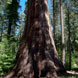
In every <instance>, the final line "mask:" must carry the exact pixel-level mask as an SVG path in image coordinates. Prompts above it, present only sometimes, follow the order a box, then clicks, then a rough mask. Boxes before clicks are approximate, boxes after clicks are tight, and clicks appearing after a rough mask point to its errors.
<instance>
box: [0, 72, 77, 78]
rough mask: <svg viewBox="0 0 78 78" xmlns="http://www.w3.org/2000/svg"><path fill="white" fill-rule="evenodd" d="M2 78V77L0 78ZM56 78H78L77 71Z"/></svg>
mask: <svg viewBox="0 0 78 78" xmlns="http://www.w3.org/2000/svg"><path fill="white" fill-rule="evenodd" d="M0 78H3V77H0ZM58 78H78V71H67V73H65V74H62V75H61V76H59V77H58Z"/></svg>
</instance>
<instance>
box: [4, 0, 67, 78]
mask: <svg viewBox="0 0 78 78" xmlns="http://www.w3.org/2000/svg"><path fill="white" fill-rule="evenodd" d="M26 28H27V29H26ZM26 30H27V31H26ZM63 72H65V68H64V66H63V64H62V62H61V61H60V60H59V57H58V53H57V51H56V48H55V44H54V41H53V38H52V32H51V26H50V23H49V14H48V0H32V2H31V0H28V16H27V24H26V26H25V31H24V34H23V37H22V40H21V44H20V46H19V50H18V53H17V57H16V63H15V66H14V68H13V69H12V71H11V72H10V73H9V74H8V75H7V76H6V77H5V78H14V77H19V78H40V77H47V78H53V77H54V78H56V77H57V74H58V73H63Z"/></svg>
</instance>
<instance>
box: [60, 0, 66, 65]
mask: <svg viewBox="0 0 78 78" xmlns="http://www.w3.org/2000/svg"><path fill="white" fill-rule="evenodd" d="M60 16H61V17H60V18H61V19H60V22H61V32H62V62H63V65H64V66H65V41H64V15H63V1H62V0H60Z"/></svg>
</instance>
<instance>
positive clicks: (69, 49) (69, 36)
mask: <svg viewBox="0 0 78 78" xmlns="http://www.w3.org/2000/svg"><path fill="white" fill-rule="evenodd" d="M67 10H68V52H69V70H71V32H70V30H71V27H70V10H69V7H68V8H67Z"/></svg>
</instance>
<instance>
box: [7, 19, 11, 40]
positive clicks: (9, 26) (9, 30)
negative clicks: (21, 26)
mask: <svg viewBox="0 0 78 78" xmlns="http://www.w3.org/2000/svg"><path fill="white" fill-rule="evenodd" d="M11 26H12V23H11V22H10V20H9V25H8V31H7V34H8V36H7V39H8V40H9V39H10V35H11Z"/></svg>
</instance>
